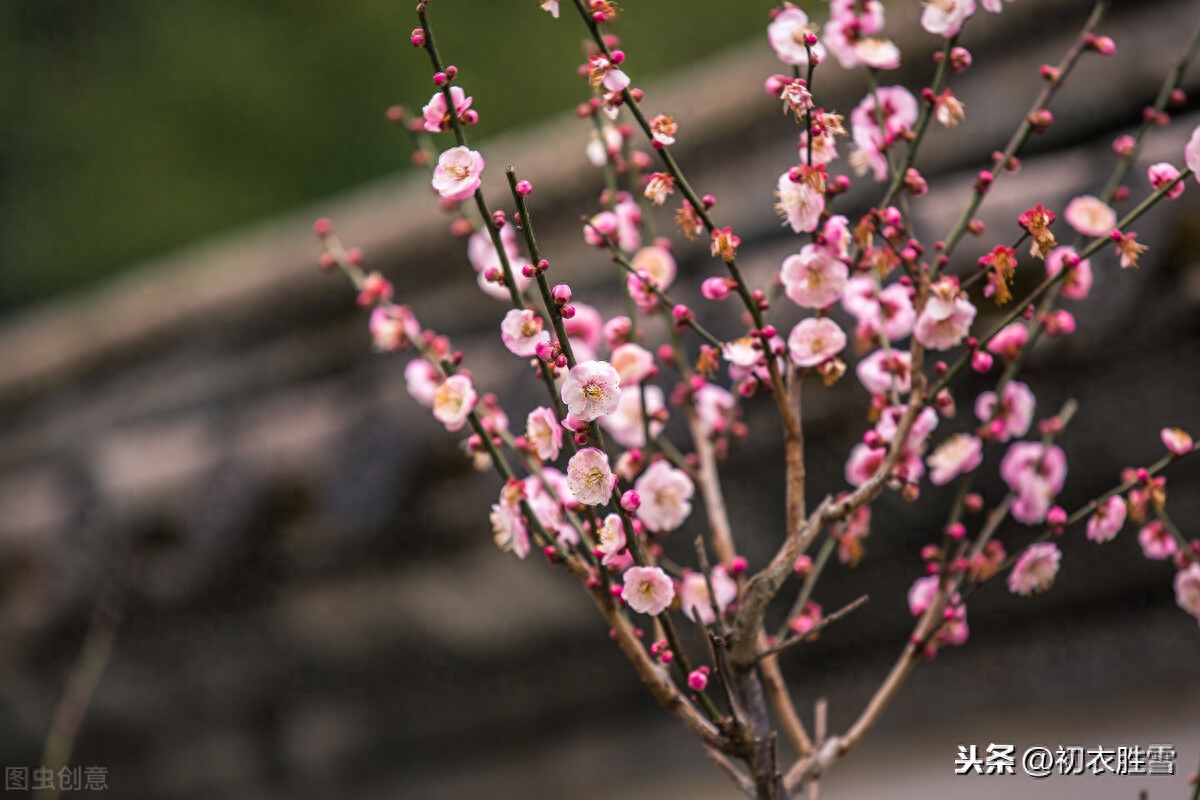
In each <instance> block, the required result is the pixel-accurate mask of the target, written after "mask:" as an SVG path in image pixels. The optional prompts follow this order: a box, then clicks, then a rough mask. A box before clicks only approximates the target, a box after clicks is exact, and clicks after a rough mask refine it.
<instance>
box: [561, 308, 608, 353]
mask: <svg viewBox="0 0 1200 800" xmlns="http://www.w3.org/2000/svg"><path fill="white" fill-rule="evenodd" d="M571 305H572V306H574V308H575V316H573V317H571V318H570V319H564V320H563V328H564V329H565V330H566V332H567V338H568V339H570V340H571V347H573V348H575V358H576V359H577V360H579V361H590V360H592V359H591V358H584V357H583V356H582V354H581V353H580V345H581V344H582V345H584V348H585V349H586V350H588V351H590V352H592V353H594V352H595V351H596V348H597V347H599V346H600V339H601V337H602V335H603V334H604V317H603V316H602V315H601V314H600V312H599V311H597V310H596V308H595V307H593V306H590V305H588V304H587V303H580V302H572V303H571Z"/></svg>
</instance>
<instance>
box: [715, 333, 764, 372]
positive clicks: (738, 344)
mask: <svg viewBox="0 0 1200 800" xmlns="http://www.w3.org/2000/svg"><path fill="white" fill-rule="evenodd" d="M758 344H759V342H758V340H757V339H755V338H754V337H752V336H742V337H739V338H737V339H730V340H729V341H728V342H726V343H725V346H724V347H722V348H721V355H722V356H724V358H725V360H726V361H728V362H729V363H730V364H732V365H734V366H735V367H741V368H742V369H750V368H752V367H754V366H755V365H757V364H758V362H759V361H761V360H762V355H763V352H762V348H761V346H757V345H758Z"/></svg>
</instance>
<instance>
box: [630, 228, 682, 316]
mask: <svg viewBox="0 0 1200 800" xmlns="http://www.w3.org/2000/svg"><path fill="white" fill-rule="evenodd" d="M629 263H630V266H632V267H633V269H634V272H635V273H636V274H634V275H630V276H628V278H627V279H626V285H627V287H628V289H629V295H630V297H632V298H633V301H634V303H636V304H637V309H638V311H641V312H642V313H643V314H647V313H649V312H651V311H653V310H654V309H655V308H656V307H657V306H658V302H659V300H658V297H657V296H656V295H655V294H654V292H653V291H651V289H650V288H649V287H648V286H647V285H646V280H644V279H648V280H649V282H650V286H652V287H654V288H656V289H658V290H659V291H666V290H667V289H668V288H669V287H670V285H671V284H672V283H674V282H675V275H676V270H677V268H676V266H675V257H674V256H672V255H671V251H670V250H668V249H667V248H665V247H659V246H658V245H649V246H647V247H643V248H642V249H640V250H638V251H637V253H635V254H634V256H633V259H632V260H631V261H630V262H629Z"/></svg>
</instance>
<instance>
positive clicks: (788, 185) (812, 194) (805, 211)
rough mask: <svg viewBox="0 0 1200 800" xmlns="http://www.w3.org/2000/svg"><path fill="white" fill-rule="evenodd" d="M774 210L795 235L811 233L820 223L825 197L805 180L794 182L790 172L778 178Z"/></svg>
mask: <svg viewBox="0 0 1200 800" xmlns="http://www.w3.org/2000/svg"><path fill="white" fill-rule="evenodd" d="M775 196H776V197H778V198H779V202H778V203H776V204H775V210H776V211H778V212H779V214H780V215H781V216H782V217H783V218H784V220H785V221H786V222H787V224H788V225H791V226H792V231H793V232H795V233H811V232H812V231H815V230H816V229H817V225H819V224H820V223H821V212H823V211H824V210H825V195H824V194H823V193H822V192H820V191H819V190H818V189H817V188H816V187H815V186H813V184H812V183H810V182H809V181H806V180H800V181H794V180H792V177H791V171H790V170H789V171H788V172H785V173H783V174H782V175H780V176H779V181H778V185H777V188H776V190H775Z"/></svg>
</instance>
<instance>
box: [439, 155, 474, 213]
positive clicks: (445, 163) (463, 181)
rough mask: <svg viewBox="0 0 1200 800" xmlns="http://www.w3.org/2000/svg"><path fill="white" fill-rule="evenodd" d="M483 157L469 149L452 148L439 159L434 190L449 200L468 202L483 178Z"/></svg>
mask: <svg viewBox="0 0 1200 800" xmlns="http://www.w3.org/2000/svg"><path fill="white" fill-rule="evenodd" d="M482 176H483V156H481V155H480V154H479V152H478V151H477V150H471V149H469V148H467V147H463V146H461V145H460V146H458V147H451V148H450V149H449V150H446V151H445V152H443V153H442V154H441V156H439V157H438V163H437V166H436V167H434V170H433V188H434V189H435V190H436V191H437V193H438V194H439V195H441V196H442V197H443V198H445V199H447V200H454V201H455V202H457V201H460V200H466V199H467V198H468V197H470V196H471V195H473V194H475V190H476V189H478V188H479V184H480V183H481V182H482V180H483V178H482Z"/></svg>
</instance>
